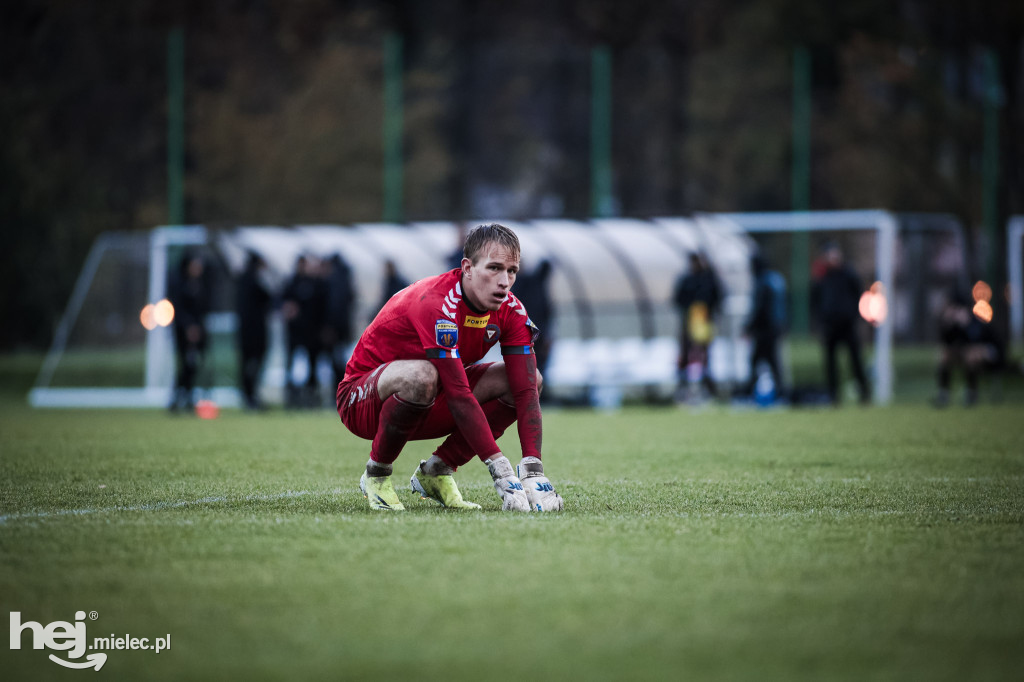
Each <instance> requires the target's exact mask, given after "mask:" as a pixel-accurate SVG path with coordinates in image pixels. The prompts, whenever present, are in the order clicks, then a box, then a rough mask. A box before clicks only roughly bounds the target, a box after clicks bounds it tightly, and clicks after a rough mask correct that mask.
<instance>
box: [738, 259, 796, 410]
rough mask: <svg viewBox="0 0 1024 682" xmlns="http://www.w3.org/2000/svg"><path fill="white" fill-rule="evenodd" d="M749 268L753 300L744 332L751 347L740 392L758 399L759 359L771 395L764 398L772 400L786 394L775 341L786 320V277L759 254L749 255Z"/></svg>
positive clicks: (782, 332) (779, 335) (783, 329)
mask: <svg viewBox="0 0 1024 682" xmlns="http://www.w3.org/2000/svg"><path fill="white" fill-rule="evenodd" d="M750 269H751V271H752V273H753V275H754V297H753V298H754V300H753V308H752V310H751V311H750V317H749V319H748V320H747V323H746V325H745V326H744V332H745V333H746V334H747V335H748V336H750V338H751V340H752V342H753V349H752V350H751V353H750V379H749V381H747V384H746V386H744V387H743V389H742V395H744V396H746V397H754V398H759V399H760V398H761V391H760V390H759V389H758V380H759V377H760V373H759V371H758V370H759V367H758V366H759V365H760V363H762V362H763V363H765V364H766V365H768V371H769V373H770V375H771V381H772V390H771V395H767V396H765V400H766V402H772V401H773V400H775V399H784V398H785V396H786V389H785V386H784V382H783V378H782V369H781V367H782V365H781V363H780V362H779V340H780V339H781V338H782V335H783V334H784V333H785V332H786V325H787V324H788V320H789V315H788V312H787V303H786V280H785V278H784V277H783V276H782V275H781V274H780V273H779V272H777V271H775V270H772V269H771V268H769V267H768V261H767V260H765V258H764V256H762V255H761V254H759V253H756V254H754V255H753V256H752V257H751V259H750Z"/></svg>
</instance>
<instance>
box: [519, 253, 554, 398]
mask: <svg viewBox="0 0 1024 682" xmlns="http://www.w3.org/2000/svg"><path fill="white" fill-rule="evenodd" d="M551 271H552V266H551V261H550V260H548V259H546V258H545V259H544V260H542V261H541V262H540V263H538V264H537V267H535V268H534V269H533V270H532V271H530V272H524V271H522V270H520V271H519V275H518V276H517V277H516V283H515V286H514V287H513V291H512V293H513V294H515V295H516V297H517V298H518V299H519V300H520V301H522V302H523V305H524V306H526V309H527V310H528V311H529V312H530V319H531V320H532V321H533V323H534V324H535V325H536V326H537V328H538V329H540V336H538V337H537V339H536V340H535V341H534V344H533V345H534V353H535V354H536V355H537V371H539V372H540V373H541V376H543V375H544V372H545V371H546V370H547V364H548V358H549V357H550V355H551V344H552V342H553V341H554V329H553V328H552V324H553V321H554V304H553V303H552V302H551V287H550V280H551ZM543 400H544V394H543V393H542V394H541V401H542V402H543Z"/></svg>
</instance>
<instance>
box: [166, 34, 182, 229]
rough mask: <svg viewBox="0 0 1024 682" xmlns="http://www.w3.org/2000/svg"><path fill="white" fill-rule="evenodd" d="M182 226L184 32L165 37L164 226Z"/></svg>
mask: <svg viewBox="0 0 1024 682" xmlns="http://www.w3.org/2000/svg"><path fill="white" fill-rule="evenodd" d="M184 222H185V31H184V29H183V28H182V27H180V26H177V27H175V28H172V29H171V30H170V31H169V32H168V34H167V223H168V224H169V225H181V224H182V223H184Z"/></svg>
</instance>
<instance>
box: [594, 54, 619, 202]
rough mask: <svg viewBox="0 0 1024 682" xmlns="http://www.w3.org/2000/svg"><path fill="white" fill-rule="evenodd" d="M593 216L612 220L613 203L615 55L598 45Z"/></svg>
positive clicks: (595, 63) (596, 55)
mask: <svg viewBox="0 0 1024 682" xmlns="http://www.w3.org/2000/svg"><path fill="white" fill-rule="evenodd" d="M590 213H591V215H593V216H594V217H596V218H610V217H611V216H613V215H614V213H615V206H614V202H613V201H612V52H611V49H609V47H608V46H607V45H599V46H597V47H595V48H594V49H593V50H592V51H591V56H590Z"/></svg>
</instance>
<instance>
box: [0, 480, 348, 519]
mask: <svg viewBox="0 0 1024 682" xmlns="http://www.w3.org/2000/svg"><path fill="white" fill-rule="evenodd" d="M340 492H341V490H339V489H335V490H327V491H320V492H317V491H314V490H289V491H287V492H284V493H275V494H272V495H246V496H245V497H226V496H215V497H202V498H199V499H198V500H180V501H178V502H153V503H151V504H137V505H130V506H123V505H119V506H117V507H95V508H91V507H86V508H84V509H57V510H55V511H41V512H25V513H23V514H4V515H3V516H0V525H2V524H5V523H7V522H8V521H21V520H24V519H45V518H48V517H51V516H87V515H89V514H110V513H113V512H139V511H160V510H163V509H179V508H181V507H195V506H200V505H204V504H214V503H217V502H270V501H273V500H286V499H291V498H296V497H305V496H306V495H329V494H337V493H340Z"/></svg>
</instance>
